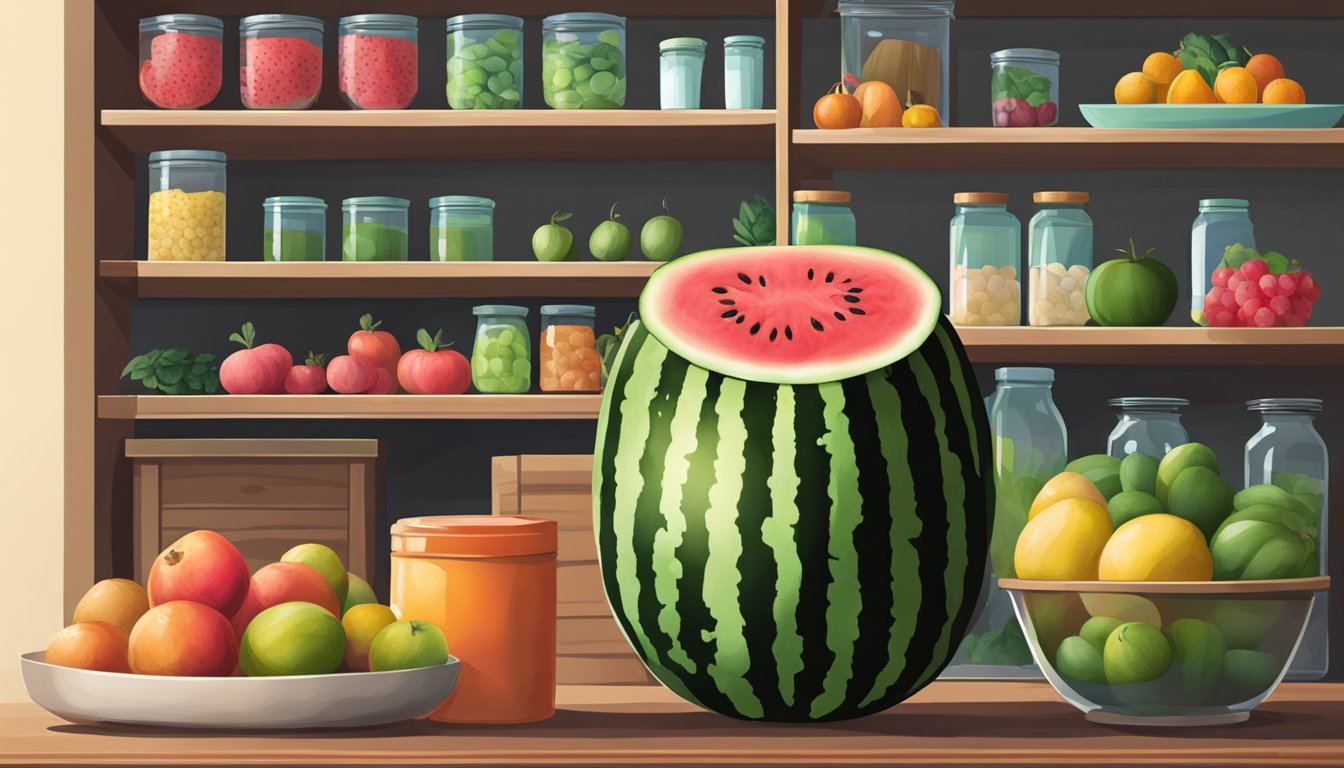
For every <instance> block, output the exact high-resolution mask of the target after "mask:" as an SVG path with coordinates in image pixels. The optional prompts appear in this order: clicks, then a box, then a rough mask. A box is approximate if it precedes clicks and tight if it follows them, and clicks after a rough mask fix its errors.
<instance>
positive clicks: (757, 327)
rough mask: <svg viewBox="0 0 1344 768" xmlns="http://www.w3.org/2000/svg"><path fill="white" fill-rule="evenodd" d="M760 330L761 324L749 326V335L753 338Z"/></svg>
mask: <svg viewBox="0 0 1344 768" xmlns="http://www.w3.org/2000/svg"><path fill="white" fill-rule="evenodd" d="M760 330H761V324H760V323H756V324H755V325H753V326H751V335H752V336H755V335H756V334H757V333H759V332H760Z"/></svg>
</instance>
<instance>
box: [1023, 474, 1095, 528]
mask: <svg viewBox="0 0 1344 768" xmlns="http://www.w3.org/2000/svg"><path fill="white" fill-rule="evenodd" d="M1065 499H1091V500H1092V501H1095V502H1097V503H1098V504H1100V505H1101V508H1102V509H1106V497H1105V496H1103V495H1102V493H1101V491H1099V490H1097V486H1095V485H1093V484H1092V481H1091V480H1088V479H1087V478H1086V477H1083V476H1082V475H1081V474H1079V473H1077V472H1060V473H1059V474H1058V475H1055V476H1054V477H1052V478H1050V480H1049V482H1047V483H1046V484H1045V485H1043V486H1041V490H1040V492H1039V493H1037V494H1036V498H1035V500H1033V501H1032V502H1031V509H1030V510H1028V511H1027V519H1028V520H1030V519H1031V518H1033V517H1035V516H1036V515H1038V514H1040V513H1041V512H1044V511H1045V510H1047V509H1049V508H1050V507H1052V506H1054V505H1055V504H1058V503H1059V502H1061V501H1064V500H1065Z"/></svg>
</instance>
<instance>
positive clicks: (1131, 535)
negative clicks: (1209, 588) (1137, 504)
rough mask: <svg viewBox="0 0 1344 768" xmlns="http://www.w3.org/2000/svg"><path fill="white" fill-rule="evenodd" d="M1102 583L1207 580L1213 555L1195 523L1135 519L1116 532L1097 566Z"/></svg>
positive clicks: (1161, 517)
mask: <svg viewBox="0 0 1344 768" xmlns="http://www.w3.org/2000/svg"><path fill="white" fill-rule="evenodd" d="M1097 576H1098V578H1100V579H1101V580H1102V581H1208V580H1209V579H1212V578H1213V556H1212V555H1211V554H1209V545H1208V544H1206V543H1205V541H1204V534H1202V533H1200V532H1199V529H1198V528H1196V527H1195V524H1194V523H1192V522H1190V521H1189V520H1186V519H1184V518H1181V517H1176V516H1175V515H1166V514H1157V515H1144V516H1142V517H1136V518H1134V519H1133V520H1130V521H1129V522H1127V523H1125V524H1124V525H1122V526H1120V527H1119V528H1117V529H1116V531H1115V533H1114V534H1113V535H1112V536H1111V539H1110V541H1108V542H1106V547H1105V549H1103V550H1102V553H1101V562H1100V563H1099V564H1098V567H1097Z"/></svg>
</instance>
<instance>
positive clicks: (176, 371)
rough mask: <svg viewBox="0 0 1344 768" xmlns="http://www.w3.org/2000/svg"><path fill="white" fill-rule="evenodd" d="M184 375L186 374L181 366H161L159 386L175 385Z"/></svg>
mask: <svg viewBox="0 0 1344 768" xmlns="http://www.w3.org/2000/svg"><path fill="white" fill-rule="evenodd" d="M184 373H186V369H184V368H182V367H181V366H177V365H169V366H163V367H160V368H159V373H158V380H159V383H160V384H170V385H171V384H176V383H177V382H179V381H181V380H182V375H183V374H184Z"/></svg>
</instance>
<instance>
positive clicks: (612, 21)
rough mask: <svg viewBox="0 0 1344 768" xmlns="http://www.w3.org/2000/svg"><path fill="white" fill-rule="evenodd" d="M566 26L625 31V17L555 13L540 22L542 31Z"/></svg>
mask: <svg viewBox="0 0 1344 768" xmlns="http://www.w3.org/2000/svg"><path fill="white" fill-rule="evenodd" d="M567 26H577V27H588V26H602V27H620V28H621V29H625V17H624V16H616V15H614V14H610V13H557V14H555V15H553V16H547V17H546V18H544V19H542V20H541V28H542V29H551V28H552V27H567Z"/></svg>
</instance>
